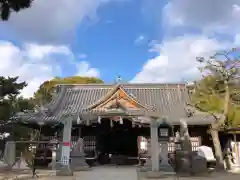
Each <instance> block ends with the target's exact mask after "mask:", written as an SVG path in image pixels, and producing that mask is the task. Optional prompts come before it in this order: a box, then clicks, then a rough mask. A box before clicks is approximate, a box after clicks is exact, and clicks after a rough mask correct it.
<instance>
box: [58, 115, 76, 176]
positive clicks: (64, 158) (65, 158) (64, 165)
mask: <svg viewBox="0 0 240 180" xmlns="http://www.w3.org/2000/svg"><path fill="white" fill-rule="evenodd" d="M71 133H72V118H66V119H65V120H64V128H63V142H62V151H61V153H62V154H61V161H60V163H61V168H60V170H59V171H58V172H57V175H59V176H61V175H64V176H72V175H73V172H72V171H71V169H70V165H69V160H70V151H71Z"/></svg>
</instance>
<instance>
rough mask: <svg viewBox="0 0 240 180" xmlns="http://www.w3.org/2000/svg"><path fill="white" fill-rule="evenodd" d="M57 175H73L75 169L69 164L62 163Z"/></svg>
mask: <svg viewBox="0 0 240 180" xmlns="http://www.w3.org/2000/svg"><path fill="white" fill-rule="evenodd" d="M56 176H73V171H72V170H71V169H70V167H69V165H62V166H61V167H60V168H59V169H58V170H57V171H56Z"/></svg>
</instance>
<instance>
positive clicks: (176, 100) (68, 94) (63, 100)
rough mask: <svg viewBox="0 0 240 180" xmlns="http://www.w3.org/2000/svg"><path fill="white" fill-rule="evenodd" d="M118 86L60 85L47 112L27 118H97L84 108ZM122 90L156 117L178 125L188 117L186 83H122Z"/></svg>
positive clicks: (37, 119)
mask: <svg viewBox="0 0 240 180" xmlns="http://www.w3.org/2000/svg"><path fill="white" fill-rule="evenodd" d="M115 86H116V85H114V84H112V85H106V84H101V85H94V84H84V85H81V84H80V85H60V86H59V92H58V94H57V95H56V97H55V98H54V100H53V101H52V102H51V103H50V104H49V105H47V106H46V107H47V108H48V110H47V111H46V113H32V114H26V115H25V116H24V117H25V119H28V120H35V121H40V120H45V121H51V120H54V121H56V120H60V119H61V118H62V117H63V116H67V115H69V114H70V115H72V116H73V117H74V119H77V116H80V117H81V118H86V117H87V116H86V115H87V114H88V115H89V114H92V115H94V112H90V113H89V112H88V113H86V112H85V111H84V109H86V108H87V107H89V106H90V105H92V104H94V103H96V102H97V101H99V99H101V98H102V97H104V96H105V95H106V94H107V93H109V92H110V91H111V90H112V89H113V88H114V87H115ZM121 88H122V89H124V91H125V92H127V93H128V95H129V96H131V97H133V98H134V99H136V100H138V102H139V103H141V104H142V105H146V106H151V107H153V109H154V111H153V112H152V114H151V115H153V116H166V117H168V119H169V121H171V122H172V123H174V124H175V123H178V122H179V119H180V118H186V117H187V115H188V114H187V111H186V108H185V107H186V104H187V103H189V95H188V92H187V89H186V87H185V84H122V85H121ZM145 113H147V112H145ZM88 118H89V116H88Z"/></svg>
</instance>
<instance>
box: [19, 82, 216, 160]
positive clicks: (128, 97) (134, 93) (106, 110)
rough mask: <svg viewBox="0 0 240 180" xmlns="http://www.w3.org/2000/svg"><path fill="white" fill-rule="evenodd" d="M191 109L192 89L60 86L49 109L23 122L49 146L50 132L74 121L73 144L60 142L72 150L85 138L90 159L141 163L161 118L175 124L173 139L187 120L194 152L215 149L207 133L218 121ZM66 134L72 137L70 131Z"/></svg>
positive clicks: (175, 86) (27, 115)
mask: <svg viewBox="0 0 240 180" xmlns="http://www.w3.org/2000/svg"><path fill="white" fill-rule="evenodd" d="M190 103H191V99H190V95H189V92H188V89H187V86H186V84H157V83H155V84H147V83H145V84H143V83H142V84H121V83H117V84H72V85H58V86H57V88H56V92H55V93H54V95H53V100H52V101H51V102H50V103H49V104H47V105H45V106H44V107H43V108H42V110H40V111H38V112H28V113H24V114H22V115H21V119H22V120H23V121H25V122H26V123H29V124H38V125H40V126H42V128H43V131H42V134H43V136H44V137H45V138H48V139H49V140H51V138H53V137H54V132H53V131H48V130H44V128H46V129H47V127H48V126H52V125H54V124H57V123H62V122H63V123H64V122H65V121H66V120H68V122H70V124H69V126H68V128H69V129H70V131H69V133H71V139H66V138H65V139H64V137H63V139H62V136H64V135H62V134H61V133H60V134H59V138H60V140H61V141H63V143H67V141H70V142H71V143H70V145H72V144H74V143H76V141H77V139H78V138H79V137H82V138H83V140H84V151H85V153H86V156H87V157H88V158H93V157H96V152H97V154H103V155H104V154H105V155H108V156H109V155H111V156H114V155H119V156H122V157H127V158H128V159H131V158H132V159H134V158H135V159H138V158H139V157H141V155H142V154H144V153H146V151H147V143H148V142H147V141H148V139H149V137H150V124H151V121H155V120H156V119H161V118H165V119H167V121H168V122H169V123H170V124H171V126H172V137H174V136H175V133H176V132H177V131H178V130H179V124H180V120H181V119H182V120H185V121H186V122H187V124H188V129H189V134H190V136H191V141H192V147H193V150H196V148H197V147H198V146H201V145H207V146H212V144H211V143H212V142H211V139H210V135H209V134H208V133H207V130H208V128H209V125H210V124H211V123H212V122H213V120H214V118H213V117H212V116H211V115H209V114H206V113H202V112H199V111H197V110H195V109H194V108H192V107H191V106H190ZM63 131H64V132H63V134H64V133H65V134H66V133H67V132H68V131H67V129H66V128H64V130H63ZM65 145H66V144H65ZM168 146H169V147H168V148H169V152H171V151H173V150H174V143H172V142H169V145H168ZM101 163H102V164H104V163H109V162H105V161H104V160H102V161H101Z"/></svg>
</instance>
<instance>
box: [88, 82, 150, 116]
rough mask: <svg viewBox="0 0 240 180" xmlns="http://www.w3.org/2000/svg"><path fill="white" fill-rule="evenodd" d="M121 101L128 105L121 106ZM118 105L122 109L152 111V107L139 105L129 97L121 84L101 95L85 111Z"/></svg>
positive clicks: (133, 98)
mask: <svg viewBox="0 0 240 180" xmlns="http://www.w3.org/2000/svg"><path fill="white" fill-rule="evenodd" d="M123 101H125V102H126V103H128V104H127V105H125V104H123ZM113 104H115V105H120V106H121V107H122V108H128V107H129V108H136V109H138V108H141V109H145V110H153V107H150V106H148V105H143V104H141V103H140V102H139V101H138V100H137V99H136V98H135V97H133V96H131V95H130V94H128V92H126V91H125V90H124V88H123V87H122V85H121V84H117V85H116V86H115V87H114V88H113V89H112V90H110V91H109V92H108V93H106V94H105V95H103V96H102V97H101V98H100V99H99V100H98V101H97V102H94V103H93V104H91V105H89V106H88V107H87V108H86V110H90V111H91V110H93V109H97V108H104V107H108V105H113Z"/></svg>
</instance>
